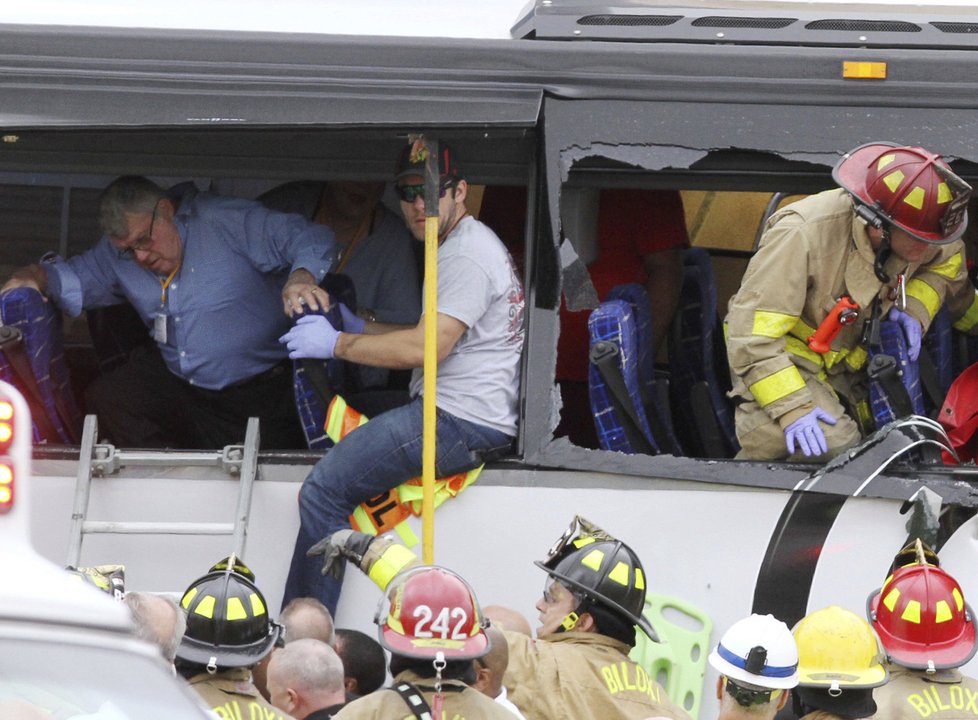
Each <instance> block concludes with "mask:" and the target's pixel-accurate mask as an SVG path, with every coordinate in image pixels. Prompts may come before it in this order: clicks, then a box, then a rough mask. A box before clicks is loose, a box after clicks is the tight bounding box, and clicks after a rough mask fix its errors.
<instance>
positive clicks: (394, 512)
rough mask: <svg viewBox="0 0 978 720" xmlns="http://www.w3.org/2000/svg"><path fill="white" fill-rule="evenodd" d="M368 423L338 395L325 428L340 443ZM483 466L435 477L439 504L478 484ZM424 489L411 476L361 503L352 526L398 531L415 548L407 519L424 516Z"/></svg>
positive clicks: (368, 530) (361, 529)
mask: <svg viewBox="0 0 978 720" xmlns="http://www.w3.org/2000/svg"><path fill="white" fill-rule="evenodd" d="M366 422H367V418H366V417H365V416H364V415H363V414H362V413H359V412H357V411H356V410H354V409H353V408H351V407H350V406H349V405H348V404H347V402H346V400H344V399H343V397H342V396H340V395H336V396H335V397H334V398H333V400H332V401H331V402H330V404H329V408H328V409H327V410H326V424H325V427H324V428H323V429H324V430H325V431H326V435H328V436H329V439H330V440H332V441H333V442H334V443H338V442H339V441H340V440H342V439H343V438H344V437H346V436H347V435H348V434H349V433H351V432H353V431H354V430H356V429H357V428H358V427H360V426H361V425H365V424H366ZM483 467H485V466H484V465H480V466H479V467H477V468H473V469H472V470H469V471H468V472H466V473H458V474H456V475H451V476H450V477H445V478H438V479H437V480H435V507H436V508H437V507H439V506H440V505H441V504H442V503H443V502H445V501H446V500H448V499H449V498H453V497H455V496H456V495H458V494H459V493H460V492H462V491H463V490H464V489H465V488H467V487H468V486H469V485H471V484H472V483H474V482H475V479H476V478H477V477H479V473H481V472H482V468H483ZM423 492H424V491H423V489H422V486H421V478H420V477H415V478H411V479H410V480H407V481H405V482H403V483H401V484H400V485H398V486H397V487H396V488H392V489H391V490H388V491H387V492H384V493H381V494H380V495H378V496H376V497H372V498H370V499H368V500H365V501H363V502H362V503H360V504H359V505H358V506H357V507H356V509H355V510H354V511H353V514H352V515H350V525H351V527H352V528H353V529H354V530H357V531H359V532H365V533H368V534H370V535H381V534H383V533H386V532H389V531H391V530H394V531H395V532H397V534H398V535H399V536H400V537H401V540H402V541H403V542H404V544H405V545H407V546H408V547H413V546H415V545H417V544H418V537H417V535H415V534H414V531H413V530H412V529H411V526H410V525H408V524H407V522H406V520H407V519H408V518H409V517H411V516H412V515H414V516H416V517H420V516H421V504H422V503H421V498H422V495H423Z"/></svg>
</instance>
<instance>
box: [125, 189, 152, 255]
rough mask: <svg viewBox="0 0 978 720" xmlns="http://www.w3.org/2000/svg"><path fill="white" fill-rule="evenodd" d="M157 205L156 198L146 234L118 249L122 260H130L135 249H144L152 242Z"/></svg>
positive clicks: (134, 253)
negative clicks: (127, 245)
mask: <svg viewBox="0 0 978 720" xmlns="http://www.w3.org/2000/svg"><path fill="white" fill-rule="evenodd" d="M159 207H160V201H159V200H157V201H156V205H154V206H153V218H152V219H151V220H150V221H149V230H148V231H147V232H146V234H145V235H143V236H142V237H141V238H139V239H137V240H136V241H135V242H134V243H133V244H132V245H130V246H129V247H127V248H122V249H120V250H119V257H120V258H121V259H122V260H132V259H133V257H135V255H136V252H137V251H139V250H145V249H147V248H148V247H149V246H150V245H152V244H153V227H154V226H155V225H156V211H157V210H159Z"/></svg>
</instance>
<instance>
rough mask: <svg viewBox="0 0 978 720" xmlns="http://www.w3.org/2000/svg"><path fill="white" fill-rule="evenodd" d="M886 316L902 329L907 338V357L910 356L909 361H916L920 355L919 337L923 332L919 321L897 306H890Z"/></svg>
mask: <svg viewBox="0 0 978 720" xmlns="http://www.w3.org/2000/svg"><path fill="white" fill-rule="evenodd" d="M886 317H887V319H888V320H892V321H893V322H895V323H897V324H898V325H899V326H900V328H901V329H902V330H903V335H904V337H906V338H907V357H909V358H910V362H916V360H917V358H918V357H920V339H921V337H922V336H923V334H924V329H923V328H922V327H921V326H920V322H919V321H918V320H917V319H916V318H915V317H913V316H912V315H908V314H907V313H905V312H903V310H900V309H899V308H897V307H891V308H890V312H889V314H888V315H887V316H886Z"/></svg>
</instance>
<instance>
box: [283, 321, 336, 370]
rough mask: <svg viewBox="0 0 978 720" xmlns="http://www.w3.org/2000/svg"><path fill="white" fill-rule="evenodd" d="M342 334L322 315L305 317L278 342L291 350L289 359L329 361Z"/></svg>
mask: <svg viewBox="0 0 978 720" xmlns="http://www.w3.org/2000/svg"><path fill="white" fill-rule="evenodd" d="M339 336H340V333H339V332H338V331H337V330H336V328H334V327H333V326H332V325H331V324H330V322H329V320H327V319H326V318H324V317H323V316H322V315H303V316H302V317H300V318H299V319H298V320H297V321H296V323H295V325H293V326H292V329H291V330H289V331H288V332H287V333H285V335H283V336H282V337H280V338H279V339H278V341H279V342H280V343H282V344H283V345H285V346H286V347H287V348H288V349H289V357H290V358H292V359H293V360H298V359H300V358H319V359H320V360H329V359H330V358H332V357H333V351H334V350H335V349H336V338H338V337H339Z"/></svg>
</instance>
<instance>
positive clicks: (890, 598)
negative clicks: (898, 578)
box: [883, 588, 900, 612]
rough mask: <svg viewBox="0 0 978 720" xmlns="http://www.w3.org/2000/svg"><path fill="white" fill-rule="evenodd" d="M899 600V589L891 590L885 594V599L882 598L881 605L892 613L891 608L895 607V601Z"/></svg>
mask: <svg viewBox="0 0 978 720" xmlns="http://www.w3.org/2000/svg"><path fill="white" fill-rule="evenodd" d="M899 599H900V590H899V588H893V590H891V591H890V592H889V593H887V595H886V597H884V598H883V605H885V606H886V609H887V610H889V611H890V612H893V608H895V607H896V604H897V600H899Z"/></svg>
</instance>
